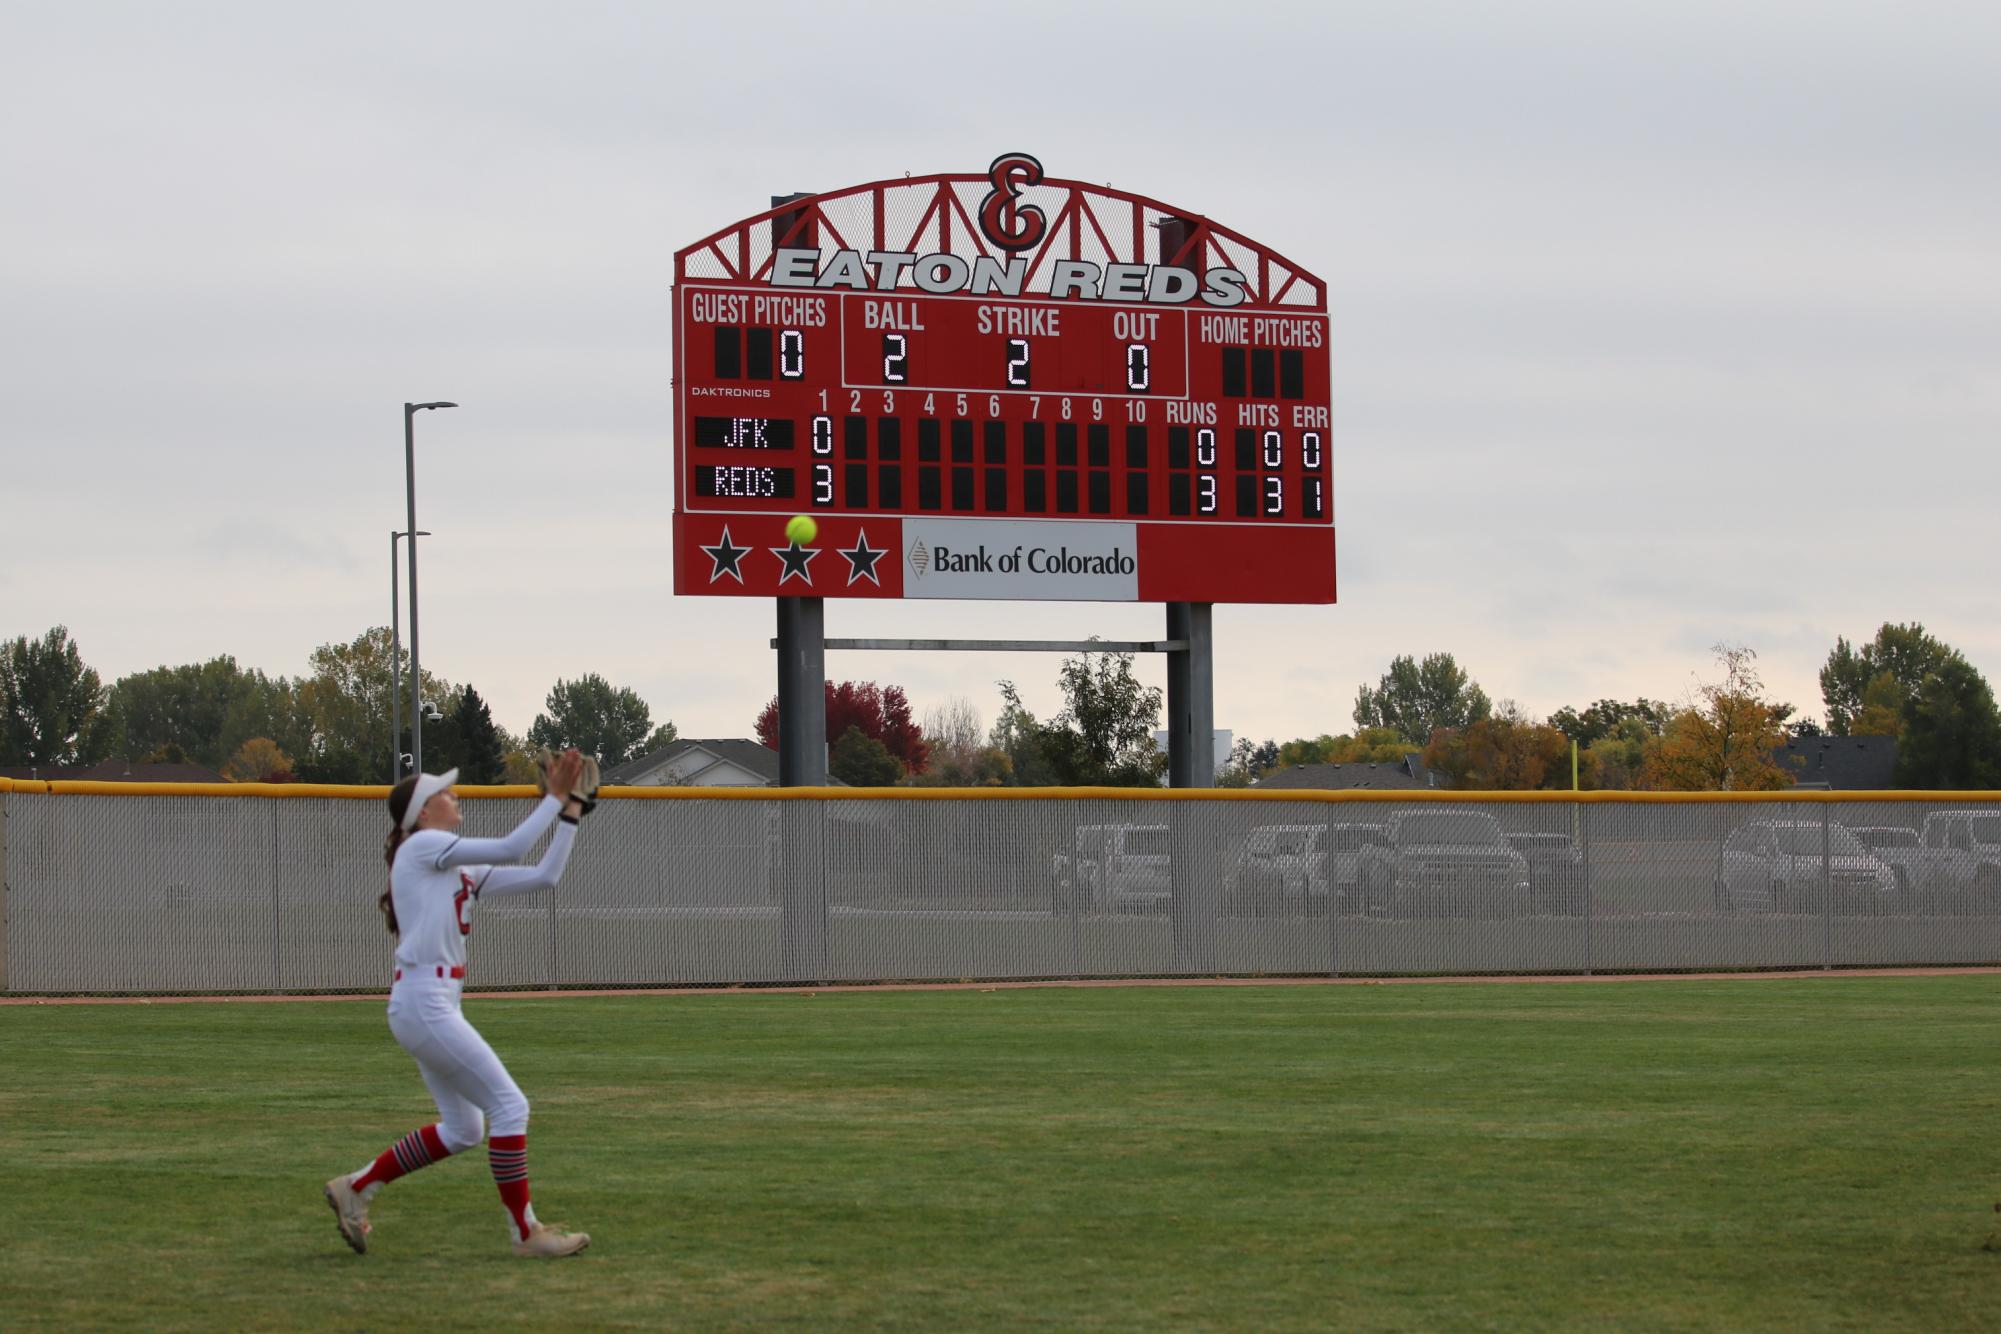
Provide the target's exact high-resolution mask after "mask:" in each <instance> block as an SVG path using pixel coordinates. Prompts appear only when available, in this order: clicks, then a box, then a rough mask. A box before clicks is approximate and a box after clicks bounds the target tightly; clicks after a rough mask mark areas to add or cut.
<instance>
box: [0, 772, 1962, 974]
mask: <svg viewBox="0 0 2001 1334" xmlns="http://www.w3.org/2000/svg"><path fill="white" fill-rule="evenodd" d="M23 786H28V787H34V786H36V785H17V786H16V787H15V788H14V790H12V791H0V831H4V832H0V873H4V878H5V886H6V890H5V899H4V914H0V944H3V945H4V950H3V951H0V954H4V959H5V972H4V975H0V990H4V991H8V992H13V993H64V992H85V993H89V992H174V991H243V992H269V991H301V992H322V991H344V990H379V989H381V988H383V987H385V986H386V985H387V982H388V977H389V973H390V955H391V950H392V945H391V942H390V939H389V937H388V936H387V934H386V932H385V931H384V929H383V925H382V922H381V919H380V917H379V916H378V914H377V912H376V910H375V899H376V896H377V895H378V894H380V893H381V891H382V889H383V888H384V887H385V884H386V868H385V867H384V864H383V860H382V852H381V848H382V838H383V835H384V834H385V833H386V832H387V823H388V822H387V819H386V817H385V813H384V809H383V805H382V801H381V796H382V794H381V793H380V792H379V791H376V790H373V789H357V790H354V792H353V793H352V794H344V795H332V794H330V793H329V792H328V790H326V789H320V790H318V791H319V792H320V793H322V795H288V796H285V797H282V798H280V797H278V796H276V795H267V794H275V793H277V792H279V791H282V789H261V790H259V791H258V793H257V794H256V795H234V794H227V793H226V792H224V791H218V790H217V789H215V788H202V789H195V790H194V791H196V792H198V793H199V795H165V794H160V793H159V792H158V790H157V789H151V790H149V791H147V792H145V793H140V794H135V795H127V794H122V793H121V794H113V793H109V792H104V791H102V790H97V791H91V792H87V793H86V792H76V791H64V790H63V789H64V787H65V786H66V785H62V784H55V785H49V786H52V787H53V788H54V789H55V790H53V791H36V790H29V791H24V790H22V787H23ZM99 786H103V787H108V786H111V785H99ZM645 791H646V793H647V795H640V793H639V792H637V791H635V792H634V793H632V794H630V795H627V796H623V797H611V798H608V799H607V800H606V801H605V802H604V804H603V805H602V806H601V807H600V808H599V810H598V812H597V813H596V814H594V815H593V816H592V817H591V818H590V819H588V820H587V821H586V822H585V824H584V827H583V829H582V831H581V832H582V836H581V838H580V839H579V840H578V845H577V850H576V853H575V855H574V856H573V858H572V860H571V862H570V867H569V870H568V873H567V875H566V876H565V878H564V881H563V884H562V886H561V887H560V888H559V889H558V890H556V891H555V892H553V893H549V892H541V893H536V894H532V895H525V896H521V897H516V898H507V899H499V900H495V901H493V902H490V903H487V904H484V905H482V906H481V907H480V908H479V909H478V911H477V915H476V916H475V917H474V919H473V920H474V925H475V928H476V929H475V930H474V932H473V935H472V939H471V940H470V942H469V958H470V972H469V979H468V980H469V983H470V984H471V985H473V986H476V987H550V986H566V987H569V986H576V987H593V986H672V985H697V984H707V985H727V984H736V983H748V984H756V983H782V982H804V983H820V982H836V981H873V980H887V979H939V978H947V979H956V978H978V979H1013V978H1049V977H1154V976H1190V975H1212V974H1238V975H1244V974H1274V975H1278V974H1291V975H1308V974H1321V975H1328V974H1335V975H1340V974H1382V975H1391V974H1425V973H1565V972H1570V973H1583V972H1593V971H1601V972H1605V971H1639V970H1697V969H1765V968H1796V969H1797V968H1833V967H1851V966H1896V965H1923V964H1932V965H1941V964H1993V963H1997V962H2001V794H1995V793H1979V794H1939V793H1934V794H1925V795H1923V796H1917V795H1908V794H1894V795H1893V794H1865V797H1864V799H1860V800H1858V799H1855V795H1854V794H1846V793H1842V794H1826V793H1794V794H1786V795H1784V796H1780V797H1776V798H1774V797H1768V796H1763V795H1760V796H1745V797H1730V796H1717V797H1707V798H1697V799H1693V800H1690V799H1687V798H1685V797H1682V796H1679V795H1677V796H1673V797H1664V796H1653V797H1648V796H1642V795H1639V794H1585V795H1584V796H1583V797H1582V798H1576V799H1573V798H1571V797H1568V796H1563V795H1554V794H1505V795H1501V796H1493V797H1487V798H1484V799H1480V798H1473V797H1471V794H1450V795H1445V794H1386V793H1371V794H1366V795H1362V794H1350V793H1341V794H1315V795H1314V796H1310V797H1309V796H1302V795H1300V794H1297V793H1287V794H1285V795H1284V796H1282V797H1280V796H1277V795H1276V794H1222V793H1213V792H1211V793H1199V794H1192V793H1156V794H1127V793H1118V794H1109V793H1106V792H1103V791H1091V792H1088V793H1086V792H1077V791H1070V790H1057V791H1054V792H1050V793H1023V792H1007V793H1002V794H979V793H971V792H952V793H942V794H941V793H937V792H923V793H897V794H872V795H865V796H858V795H855V794H854V793H851V792H842V791H841V790H838V789H836V790H833V791H823V790H815V791H812V792H804V793H787V794H782V795H781V794H775V793H771V792H760V793H752V794H743V793H732V794H728V795H712V793H713V792H714V791H715V790H713V789H711V790H703V789H691V790H683V791H679V792H674V793H669V794H665V795H662V794H660V793H659V792H657V791H654V790H645ZM358 797H369V798H373V799H356V798H358ZM649 797H651V798H652V799H649ZM530 804H531V803H530V801H529V800H528V799H526V798H524V797H522V796H518V795H508V796H481V795H477V794H473V795H471V796H470V797H469V799H468V800H467V801H466V803H465V810H466V832H467V833H469V834H488V835H490V834H498V833H502V832H504V831H505V830H506V829H507V828H508V827H509V826H510V825H511V824H512V823H513V822H514V821H516V820H518V819H519V818H521V816H522V815H524V814H525V813H526V812H527V811H528V809H529V808H530Z"/></svg>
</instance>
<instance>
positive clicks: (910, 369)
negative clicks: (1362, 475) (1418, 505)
mask: <svg viewBox="0 0 2001 1334" xmlns="http://www.w3.org/2000/svg"><path fill="white" fill-rule="evenodd" d="M789 300H790V301H792V302H793V303H795V304H797V305H799V306H800V307H801V309H800V311H799V312H798V313H801V314H803V315H805V316H806V317H807V318H806V319H805V320H802V321H801V323H800V325H799V326H798V327H786V326H778V325H771V326H759V325H745V324H734V323H726V322H722V320H721V319H717V320H716V321H715V322H705V321H704V320H703V319H702V318H701V317H702V316H703V315H704V314H709V313H714V314H715V315H717V316H722V315H725V314H733V313H735V311H736V309H738V306H739V305H740V303H736V304H733V303H729V302H725V301H721V300H718V299H716V298H715V296H713V295H705V294H703V293H702V291H701V289H699V288H692V287H691V288H690V289H688V291H687V292H686V293H684V295H683V302H684V312H683V314H684V330H685V331H686V342H685V344H684V349H685V355H684V367H683V368H684V372H685V375H686V379H687V384H688V389H689V392H690V394H691V395H692V397H693V399H694V402H695V404H696V407H695V409H694V410H695V412H696V414H697V415H695V416H694V417H693V418H692V423H691V424H692V429H691V431H690V432H689V436H690V438H689V443H690V444H691V445H693V446H694V449H693V454H692V457H693V458H695V459H696V460H697V463H696V466H697V467H698V468H699V467H702V466H704V464H703V463H702V462H700V460H702V459H704V458H707V457H714V455H713V454H712V451H730V452H736V453H742V452H745V451H752V450H755V451H766V452H774V453H775V452H792V453H794V454H795V456H798V457H799V464H798V469H797V473H796V485H795V487H794V489H793V490H791V491H786V492H777V491H773V490H769V489H765V490H759V489H756V488H750V487H744V486H738V485H735V484H729V485H725V484H721V483H718V482H717V481H716V480H715V479H714V477H713V476H710V477H708V478H707V479H706V480H699V481H698V484H697V486H696V487H695V498H697V499H700V500H705V501H714V502H717V503H716V504H715V505H714V506H713V508H716V509H732V508H741V509H755V508H757V507H758V506H757V502H758V501H760V500H765V499H772V498H780V497H783V496H788V495H792V496H797V497H798V498H799V499H801V500H802V501H803V502H804V503H805V504H806V505H807V506H808V507H810V508H814V509H821V510H828V511H834V512H843V511H850V512H861V513H881V514H913V515H927V514H935V515H968V516H994V515H1006V516H1013V517H1025V518H1027V517H1032V518H1044V517H1047V518H1089V519H1179V520H1188V521H1194V522H1202V521H1216V522H1231V523H1250V524H1268V523H1331V522H1332V506H1331V499H1332V494H1331V493H1332V472H1331V469H1330V467H1329V459H1328V450H1327V437H1328V431H1329V426H1330V421H1329V412H1328V408H1327V406H1326V404H1327V399H1328V385H1327V373H1326V368H1327V360H1326V356H1325V350H1324V349H1325V343H1326V317H1325V316H1322V315H1318V314H1317V313H1316V314H1299V313H1269V312H1267V313H1241V312H1232V313H1227V314H1223V313H1212V312H1205V311H1199V310H1187V309H1171V310H1144V309H1137V308H1125V307H1103V306H1096V307H1093V306H1079V305H1076V304H1069V305H1066V304H1064V303H1061V302H1053V301H1046V302H1028V301H1024V302H1017V303H1003V302H998V301H980V300H975V299H970V298H963V297H938V296H924V295H916V294H909V295H899V296H893V297H891V296H883V297H875V296H864V295H857V294H851V293H839V294H832V295H826V296H811V297H800V298H789ZM752 386H756V388H755V389H753V388H752ZM730 390H735V391H737V394H736V395H732V394H729V393H728V391H730ZM746 393H754V394H757V395H759V398H758V400H757V415H755V416H749V415H745V416H724V415H713V416H711V415H705V414H703V413H702V411H701V406H700V405H701V404H702V402H703V400H704V399H705V398H714V397H718V396H721V397H724V398H726V399H727V400H728V401H730V402H732V403H741V402H742V401H743V400H742V399H741V398H740V397H738V396H737V395H740V394H746ZM781 471H782V470H781ZM760 485H761V486H762V485H765V484H764V483H760ZM773 485H775V483H773Z"/></svg>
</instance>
